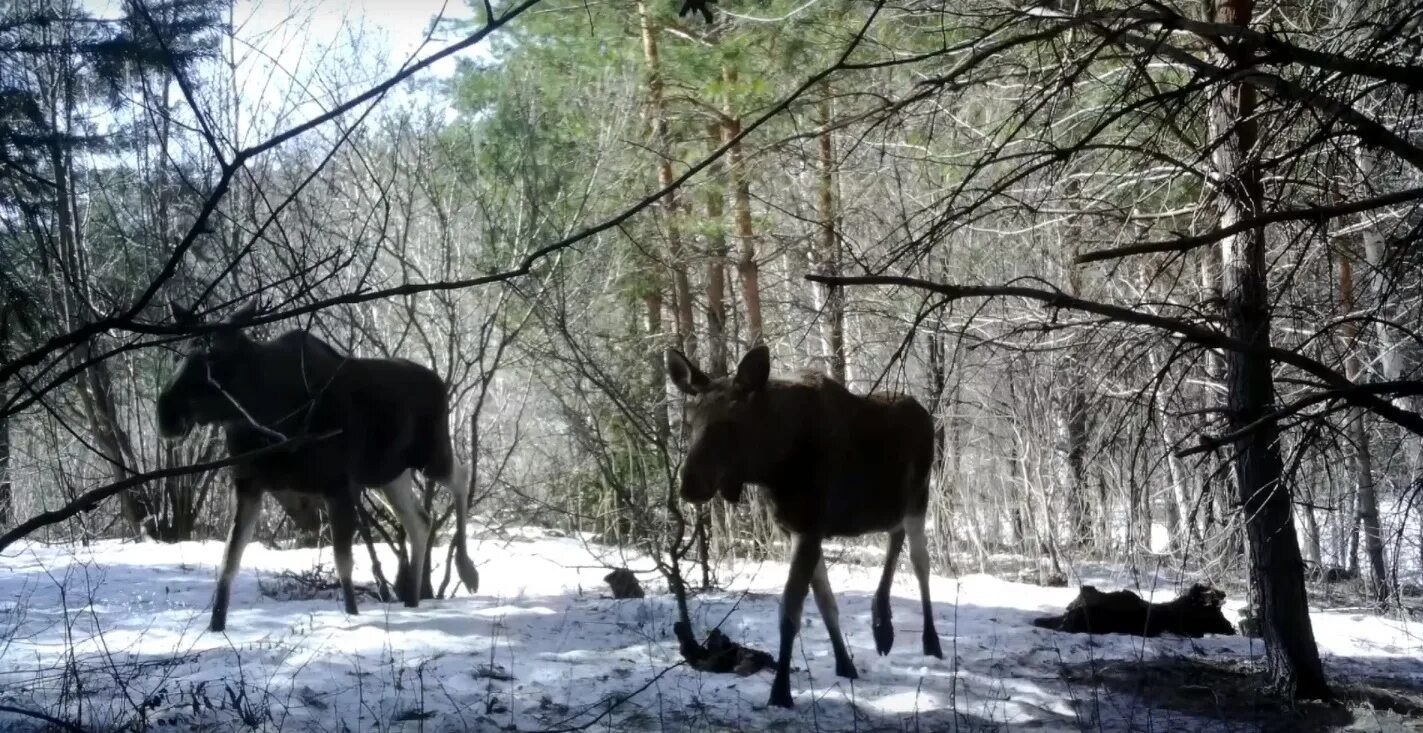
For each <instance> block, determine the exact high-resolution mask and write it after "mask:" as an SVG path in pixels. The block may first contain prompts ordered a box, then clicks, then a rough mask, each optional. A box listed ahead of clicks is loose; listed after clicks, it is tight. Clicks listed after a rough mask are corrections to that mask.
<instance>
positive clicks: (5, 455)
mask: <svg viewBox="0 0 1423 733" xmlns="http://www.w3.org/2000/svg"><path fill="white" fill-rule="evenodd" d="M4 401H5V398H4V395H3V393H0V404H3V403H4ZM14 521H15V496H14V494H13V492H12V489H11V485H10V416H9V415H5V414H0V527H8V526H10V524H11V523H12V522H14Z"/></svg>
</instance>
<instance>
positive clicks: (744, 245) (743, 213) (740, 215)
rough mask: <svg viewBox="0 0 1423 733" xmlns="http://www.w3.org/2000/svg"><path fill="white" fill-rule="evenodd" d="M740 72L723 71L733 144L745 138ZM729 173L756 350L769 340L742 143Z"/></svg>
mask: <svg viewBox="0 0 1423 733" xmlns="http://www.w3.org/2000/svg"><path fill="white" fill-rule="evenodd" d="M736 79H737V75H736V70H735V69H732V68H731V67H725V68H723V69H722V82H723V83H724V84H725V85H726V90H727V91H726V93H727V96H728V98H727V101H726V110H725V111H726V117H725V118H724V119H723V121H722V136H723V139H724V140H726V141H730V140H733V139H735V138H736V136H737V135H740V134H741V118H740V117H739V116H737V114H736V111H735V109H734V107H733V105H732V103H731V100H730V95H731V90H732V89H734V88H735V87H736ZM727 169H728V172H729V173H730V175H731V202H732V210H733V216H734V220H735V224H736V239H737V242H738V244H739V245H740V251H739V253H738V257H737V260H736V271H737V274H738V275H740V276H741V294H742V295H741V297H742V301H743V302H745V303H746V343H747V344H748V345H750V346H755V345H756V344H758V343H761V340H762V339H763V338H764V337H765V334H766V331H765V328H764V326H765V321H763V320H762V318H761V266H760V263H758V262H757V261H756V234H755V230H754V229H753V228H752V226H751V184H750V183H749V182H748V177H747V172H746V156H745V153H744V152H743V150H742V148H741V143H739V142H736V143H732V145H731V148H730V149H729V150H727Z"/></svg>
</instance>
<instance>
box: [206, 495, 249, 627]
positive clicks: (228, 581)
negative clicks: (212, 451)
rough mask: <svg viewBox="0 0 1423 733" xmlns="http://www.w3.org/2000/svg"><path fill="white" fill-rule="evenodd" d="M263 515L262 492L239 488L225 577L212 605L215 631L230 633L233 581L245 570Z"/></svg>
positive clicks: (211, 624) (224, 558) (226, 557)
mask: <svg viewBox="0 0 1423 733" xmlns="http://www.w3.org/2000/svg"><path fill="white" fill-rule="evenodd" d="M261 513H262V492H261V491H259V490H257V489H256V488H255V487H253V486H252V485H251V484H248V483H246V482H239V483H238V484H237V510H236V511H235V512H233V514H232V531H231V532H229V533H228V535H227V551H226V553H225V555H224V556H223V559H222V573H221V574H220V575H219V576H218V578H217V593H216V595H215V596H214V597H213V602H212V621H211V623H210V624H209V625H208V628H209V629H211V630H213V631H223V630H226V629H227V607H228V604H229V603H231V601H232V581H233V580H234V579H236V578H237V570H238V568H240V567H242V551H243V550H244V549H246V547H247V543H248V542H250V541H252V530H254V529H256V528H257V520H258V518H260V517H261Z"/></svg>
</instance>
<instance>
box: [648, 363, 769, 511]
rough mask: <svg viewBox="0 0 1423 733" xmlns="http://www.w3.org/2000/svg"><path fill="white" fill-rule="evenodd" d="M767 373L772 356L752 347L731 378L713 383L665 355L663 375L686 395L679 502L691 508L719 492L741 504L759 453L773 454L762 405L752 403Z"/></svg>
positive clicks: (686, 364)
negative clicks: (687, 438) (684, 455)
mask: <svg viewBox="0 0 1423 733" xmlns="http://www.w3.org/2000/svg"><path fill="white" fill-rule="evenodd" d="M770 373H771V352H770V350H769V349H767V348H766V347H765V346H757V347H755V348H753V349H751V351H749V352H747V353H746V356H744V357H742V359H741V363H740V364H739V365H738V366H737V367H736V374H735V375H732V376H727V377H716V378H712V377H709V376H707V375H706V374H705V373H704V372H702V370H700V369H698V368H697V365H695V364H693V363H692V362H691V361H689V360H688V359H687V357H686V356H684V355H682V353H681V352H679V351H676V350H669V351H668V352H667V375H668V376H669V377H670V378H671V379H672V383H673V384H675V385H676V386H677V389H679V390H681V391H682V393H683V394H686V395H687V397H688V399H687V419H688V423H689V425H690V428H691V436H690V437H691V440H690V444H689V448H688V450H687V460H686V461H685V462H684V463H683V464H682V498H683V499H685V500H687V501H689V502H692V503H694V504H701V503H704V502H707V501H710V500H711V499H712V497H714V496H716V495H717V494H718V493H720V494H721V495H722V497H723V498H725V499H726V500H727V501H730V502H733V503H734V502H737V501H740V499H741V490H742V486H743V485H744V484H745V483H746V482H747V481H751V480H754V477H755V474H756V473H757V466H758V465H760V464H761V458H762V456H763V454H765V453H767V452H770V451H772V450H773V447H774V446H772V445H771V444H770V441H773V440H774V439H775V436H773V435H767V432H768V430H767V428H766V425H765V422H766V420H765V418H766V416H765V415H764V414H763V413H764V412H765V409H764V405H763V404H762V402H761V400H758V399H757V398H758V397H759V396H760V395H761V394H762V393H763V392H764V390H765V389H766V383H767V382H768V381H769V377H770Z"/></svg>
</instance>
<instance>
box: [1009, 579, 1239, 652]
mask: <svg viewBox="0 0 1423 733" xmlns="http://www.w3.org/2000/svg"><path fill="white" fill-rule="evenodd" d="M1224 602H1225V593H1224V592H1223V591H1219V590H1216V589H1215V588H1211V587H1210V586H1206V585H1201V584H1200V583H1197V584H1195V585H1192V586H1191V589H1190V590H1188V591H1186V592H1185V593H1184V594H1182V595H1181V596H1180V597H1179V598H1177V599H1175V600H1173V601H1169V602H1167V603H1147V602H1146V601H1143V600H1142V599H1141V596H1138V595H1137V594H1135V593H1133V592H1131V591H1129V590H1119V591H1113V592H1111V593H1103V592H1102V591H1099V590H1097V589H1096V588H1093V587H1092V586H1090V585H1084V586H1082V590H1081V592H1080V593H1078V595H1077V598H1075V599H1073V601H1072V602H1071V603H1069V604H1067V613H1064V614H1062V615H1061V616H1049V617H1045V618H1036V619H1033V625H1034V626H1038V627H1041V628H1044V629H1053V630H1054V631H1066V632H1069V633H1073V634H1132V635H1133V636H1160V635H1161V634H1178V635H1180V636H1189V637H1192V638H1196V639H1199V638H1201V637H1202V636H1205V635H1206V634H1223V635H1225V636H1234V635H1235V627H1234V626H1231V625H1230V622H1229V621H1227V620H1225V614H1223V613H1221V611H1220V607H1221V604H1222V603H1224Z"/></svg>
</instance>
